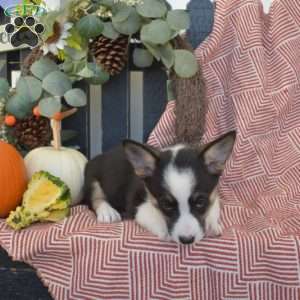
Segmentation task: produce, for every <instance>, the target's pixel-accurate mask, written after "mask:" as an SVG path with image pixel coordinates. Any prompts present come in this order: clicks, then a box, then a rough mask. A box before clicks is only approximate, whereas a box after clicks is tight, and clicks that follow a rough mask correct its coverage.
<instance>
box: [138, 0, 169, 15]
mask: <svg viewBox="0 0 300 300" xmlns="http://www.w3.org/2000/svg"><path fill="white" fill-rule="evenodd" d="M136 10H137V12H138V13H139V14H140V15H141V16H142V17H145V18H161V17H163V16H164V15H165V14H166V12H167V6H166V4H165V2H164V1H159V0H143V1H142V2H141V4H138V5H137V7H136Z"/></svg>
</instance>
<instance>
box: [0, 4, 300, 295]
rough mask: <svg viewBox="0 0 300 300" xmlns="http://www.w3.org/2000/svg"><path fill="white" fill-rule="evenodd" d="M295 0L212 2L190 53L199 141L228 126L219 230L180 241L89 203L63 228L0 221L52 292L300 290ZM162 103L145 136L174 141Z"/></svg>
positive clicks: (170, 111)
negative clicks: (233, 137)
mask: <svg viewBox="0 0 300 300" xmlns="http://www.w3.org/2000/svg"><path fill="white" fill-rule="evenodd" d="M299 49H300V3H299V2H298V0H282V1H280V0H274V1H273V4H272V7H271V9H270V14H269V15H268V16H264V14H263V8H262V5H261V3H260V1H259V0H217V6H216V19H215V24H214V28H213V32H212V34H211V35H210V37H209V38H208V40H206V42H204V43H203V44H202V45H201V47H200V48H198V49H197V50H196V53H197V57H198V59H199V61H200V63H201V64H202V66H203V72H204V75H205V78H206V81H207V87H208V90H207V93H208V100H209V104H208V105H209V112H208V115H207V120H206V121H207V122H206V131H205V141H210V140H213V139H214V138H216V137H218V136H220V135H221V134H224V133H226V132H228V131H229V130H232V129H236V130H237V132H238V135H237V141H236V145H235V148H234V151H233V155H232V157H231V159H230V161H229V162H228V164H227V168H226V170H225V173H224V174H223V177H222V179H221V182H220V188H219V190H220V194H221V196H222V200H223V204H224V206H223V210H222V224H223V226H224V228H225V229H224V234H223V235H222V236H221V237H219V238H210V239H208V238H206V239H204V240H202V241H201V242H199V243H197V244H195V245H191V246H183V245H177V244H175V243H171V242H170V243H166V242H160V241H158V240H157V239H156V238H155V237H153V236H152V235H151V234H149V233H147V232H145V231H144V230H143V229H142V228H140V227H139V226H138V225H136V224H135V223H134V222H123V223H118V224H112V225H104V224H97V223H96V219H95V217H94V215H93V214H92V213H91V212H90V211H88V210H87V209H86V208H85V207H77V208H74V209H73V210H72V216H71V217H70V218H68V219H67V220H65V221H64V222H63V223H60V224H42V225H35V226H32V227H31V228H29V229H27V230H24V231H22V232H19V233H15V232H13V231H11V230H10V229H9V228H8V227H7V226H6V225H5V224H4V222H3V221H0V244H1V246H3V247H4V248H5V249H6V250H7V251H8V253H9V254H10V255H11V256H12V257H13V258H14V259H17V260H23V261H25V262H28V263H30V264H31V265H32V266H34V267H35V268H37V270H38V274H39V275H40V277H41V278H42V280H43V282H44V283H45V284H46V285H47V286H48V287H49V290H50V292H51V294H52V295H53V297H54V298H55V299H61V300H65V299H76V300H77V299H84V300H89V299H91V300H92V299H93V300H94V299H118V300H122V299H124V300H125V299H141V300H148V299H156V300H162V299H185V300H188V299H196V300H200V299H205V300H220V299H222V300H223V299H224V300H225V299H226V300H229V299H239V300H242V299H251V300H257V299H263V300H265V299H270V300H273V299H276V300H296V299H299V298H300V272H299V268H300V267H299V255H300V251H299V250H300V248H299V246H300V238H299V237H300V229H299V228H300V209H299V204H300V202H299V200H300V193H299V192H300V191H299V190H300V188H299V182H298V181H299V178H300V146H299V145H300V138H299V134H300V126H299V125H300V101H299V100H300V85H299V78H300V50H299ZM174 124H175V122H174V103H172V102H171V103H170V104H169V105H168V107H167V110H166V112H165V114H164V116H163V117H162V119H161V121H160V123H159V124H158V127H157V128H156V129H155V131H154V132H153V134H152V136H151V138H150V141H149V142H150V143H151V144H153V145H157V146H165V145H168V144H171V143H172V141H173V139H174Z"/></svg>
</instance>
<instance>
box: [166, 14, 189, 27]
mask: <svg viewBox="0 0 300 300" xmlns="http://www.w3.org/2000/svg"><path fill="white" fill-rule="evenodd" d="M167 22H168V24H169V26H170V28H172V29H173V30H176V31H178V30H185V29H188V28H189V27H190V16H189V14H188V13H187V12H186V11H185V10H183V9H175V10H171V11H169V12H168V15H167Z"/></svg>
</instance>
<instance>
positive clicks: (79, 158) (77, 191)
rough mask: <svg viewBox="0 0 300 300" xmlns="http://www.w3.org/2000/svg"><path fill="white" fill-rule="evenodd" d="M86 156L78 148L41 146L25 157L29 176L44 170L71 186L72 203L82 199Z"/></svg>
mask: <svg viewBox="0 0 300 300" xmlns="http://www.w3.org/2000/svg"><path fill="white" fill-rule="evenodd" d="M86 163H87V159H86V157H85V156H84V155H83V154H82V153H80V152H79V151H77V150H74V149H70V148H65V147H60V148H59V149H55V148H54V147H41V148H36V149H34V150H32V151H31V152H29V153H28V154H27V155H26V157H25V165H26V168H27V174H28V177H29V178H31V177H32V175H33V174H34V173H35V172H38V171H41V170H44V171H48V172H49V173H50V174H52V175H54V176H57V177H59V178H61V179H62V180H63V181H64V182H65V183H66V184H67V185H68V186H69V188H70V190H71V195H72V205H75V204H78V203H79V202H80V200H81V191H82V187H83V182H84V168H85V165H86Z"/></svg>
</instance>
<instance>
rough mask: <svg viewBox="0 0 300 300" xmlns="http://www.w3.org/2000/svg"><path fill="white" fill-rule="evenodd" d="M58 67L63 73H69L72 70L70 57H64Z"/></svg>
mask: <svg viewBox="0 0 300 300" xmlns="http://www.w3.org/2000/svg"><path fill="white" fill-rule="evenodd" d="M60 69H61V70H63V71H64V72H65V73H71V72H72V71H73V62H72V61H71V60H70V59H66V60H65V61H64V63H63V64H61V65H60Z"/></svg>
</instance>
